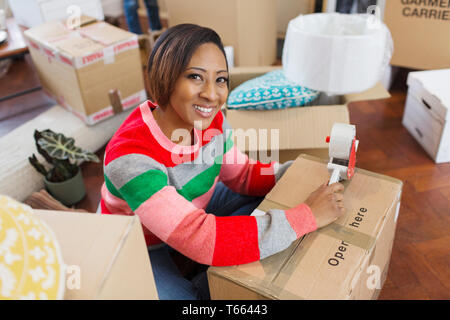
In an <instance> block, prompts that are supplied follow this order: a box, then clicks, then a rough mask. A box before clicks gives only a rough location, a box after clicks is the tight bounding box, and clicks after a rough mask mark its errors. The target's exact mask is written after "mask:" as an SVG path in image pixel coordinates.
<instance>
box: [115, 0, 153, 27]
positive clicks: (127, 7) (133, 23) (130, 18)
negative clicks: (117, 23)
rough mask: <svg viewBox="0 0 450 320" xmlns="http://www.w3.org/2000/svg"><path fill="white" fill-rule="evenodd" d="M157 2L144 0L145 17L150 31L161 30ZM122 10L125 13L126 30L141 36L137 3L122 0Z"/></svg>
mask: <svg viewBox="0 0 450 320" xmlns="http://www.w3.org/2000/svg"><path fill="white" fill-rule="evenodd" d="M156 1H157V0H144V3H145V7H146V8H147V16H148V21H149V24H150V29H152V30H161V29H162V26H161V21H160V20H159V8H158V3H157V2H156ZM123 8H124V11H125V20H126V21H127V25H128V29H129V30H130V31H131V32H133V33H136V34H142V29H141V25H140V23H139V17H138V14H137V9H138V1H137V0H123Z"/></svg>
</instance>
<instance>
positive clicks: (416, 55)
mask: <svg viewBox="0 0 450 320" xmlns="http://www.w3.org/2000/svg"><path fill="white" fill-rule="evenodd" d="M384 20H385V23H386V25H387V26H388V27H389V30H390V31H391V34H392V39H393V41H394V53H393V56H392V59H391V64H392V65H394V66H400V67H407V68H413V69H427V70H428V69H442V68H450V41H449V39H450V2H449V1H448V0H439V1H438V0H429V1H419V0H389V1H386V8H385V13H384Z"/></svg>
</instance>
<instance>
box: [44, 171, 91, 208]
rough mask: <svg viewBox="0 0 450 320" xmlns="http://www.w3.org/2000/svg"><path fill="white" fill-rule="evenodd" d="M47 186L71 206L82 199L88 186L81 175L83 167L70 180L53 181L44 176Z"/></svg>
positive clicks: (58, 198)
mask: <svg viewBox="0 0 450 320" xmlns="http://www.w3.org/2000/svg"><path fill="white" fill-rule="evenodd" d="M44 183H45V186H46V188H47V190H48V192H50V194H51V195H52V196H53V197H55V199H57V200H58V201H61V202H62V203H63V204H64V205H66V206H71V205H73V204H75V203H78V202H80V201H81V199H83V198H84V196H85V195H86V188H85V186H84V182H83V176H82V175H81V169H78V173H77V174H76V175H75V176H74V177H73V178H70V179H69V180H66V181H63V182H51V181H48V180H47V179H46V178H44Z"/></svg>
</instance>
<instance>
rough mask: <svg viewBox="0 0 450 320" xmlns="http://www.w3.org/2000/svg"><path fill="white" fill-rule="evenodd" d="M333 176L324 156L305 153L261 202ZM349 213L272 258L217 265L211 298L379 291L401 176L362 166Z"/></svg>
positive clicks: (288, 204)
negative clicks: (378, 172) (380, 172)
mask: <svg viewBox="0 0 450 320" xmlns="http://www.w3.org/2000/svg"><path fill="white" fill-rule="evenodd" d="M328 179H329V173H328V170H327V168H326V162H325V161H324V160H322V159H319V158H315V157H311V156H308V155H301V156H300V157H299V158H297V159H296V161H295V162H294V163H293V164H292V166H291V167H290V168H289V169H288V171H286V173H285V174H284V176H283V177H282V178H281V180H280V181H279V182H278V183H277V185H276V186H275V187H274V188H273V189H272V191H270V192H269V193H268V194H267V196H266V198H265V200H264V201H263V202H262V203H261V205H260V206H259V207H258V209H260V210H261V211H263V212H266V211H267V210H269V209H270V208H279V209H287V208H292V207H294V206H296V205H298V204H300V203H302V202H303V201H304V200H305V199H306V198H307V197H308V195H309V194H310V193H311V192H312V191H314V190H316V189H317V188H318V187H319V186H320V185H321V184H322V183H324V182H325V181H327V180H328ZM343 184H344V186H345V191H344V204H345V207H346V209H347V212H346V214H345V215H344V216H343V217H341V218H339V219H338V220H337V221H336V222H334V223H332V224H330V225H328V226H326V227H324V228H321V229H318V230H316V231H315V232H312V233H309V234H307V235H305V236H304V237H303V238H301V239H299V240H297V241H294V242H293V244H292V245H291V246H290V247H289V248H288V249H286V250H284V251H282V252H279V253H277V254H275V255H273V256H270V257H268V258H266V259H263V260H260V261H256V262H253V263H249V264H243V265H238V266H230V267H211V268H209V269H208V280H209V287H210V291H211V298H212V299H375V298H376V297H378V294H379V292H380V289H381V288H382V285H383V283H384V280H385V279H386V275H387V272H388V266H389V260H390V256H391V250H392V244H393V240H394V234H395V227H396V222H397V216H398V210H399V207H400V197H401V190H402V182H401V181H399V180H397V179H393V178H390V177H387V176H382V175H379V174H375V173H372V172H369V171H366V170H361V169H356V172H355V175H354V176H353V178H352V180H351V181H345V182H343Z"/></svg>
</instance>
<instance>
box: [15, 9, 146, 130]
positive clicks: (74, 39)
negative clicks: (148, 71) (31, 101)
mask: <svg viewBox="0 0 450 320" xmlns="http://www.w3.org/2000/svg"><path fill="white" fill-rule="evenodd" d="M82 21H83V23H84V24H83V25H82V26H81V27H80V28H79V29H75V30H70V29H68V28H67V27H66V25H65V24H64V23H62V22H59V21H54V22H48V23H45V24H43V25H40V26H37V27H35V28H32V29H29V30H27V31H25V33H24V34H25V38H26V39H27V42H28V47H29V50H30V54H31V57H32V59H33V62H34V65H35V66H36V69H37V72H38V74H39V78H40V81H41V84H42V86H43V87H44V90H45V91H46V92H47V93H48V94H49V95H50V96H52V97H53V98H54V99H55V100H56V101H58V103H59V104H60V105H61V106H62V107H64V108H66V109H68V110H69V111H71V112H73V113H74V114H75V115H76V116H78V117H79V118H80V119H82V120H83V121H84V122H85V123H87V124H88V125H92V124H95V123H97V122H99V121H101V120H104V119H107V118H109V117H112V116H113V115H114V114H116V113H119V112H121V111H123V110H127V109H130V108H132V107H134V106H136V105H138V104H139V103H140V102H142V101H144V100H146V98H147V96H146V92H145V89H144V78H143V74H142V66H141V60H140V53H139V47H138V40H137V36H136V35H135V34H133V33H130V32H127V31H125V30H122V29H120V28H116V27H114V26H112V25H110V24H108V23H106V22H102V21H101V22H96V21H95V20H93V19H92V18H89V17H83V19H82ZM110 90H117V91H118V94H119V98H120V100H121V104H122V108H120V107H117V105H112V102H111V99H110V95H109V92H110Z"/></svg>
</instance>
